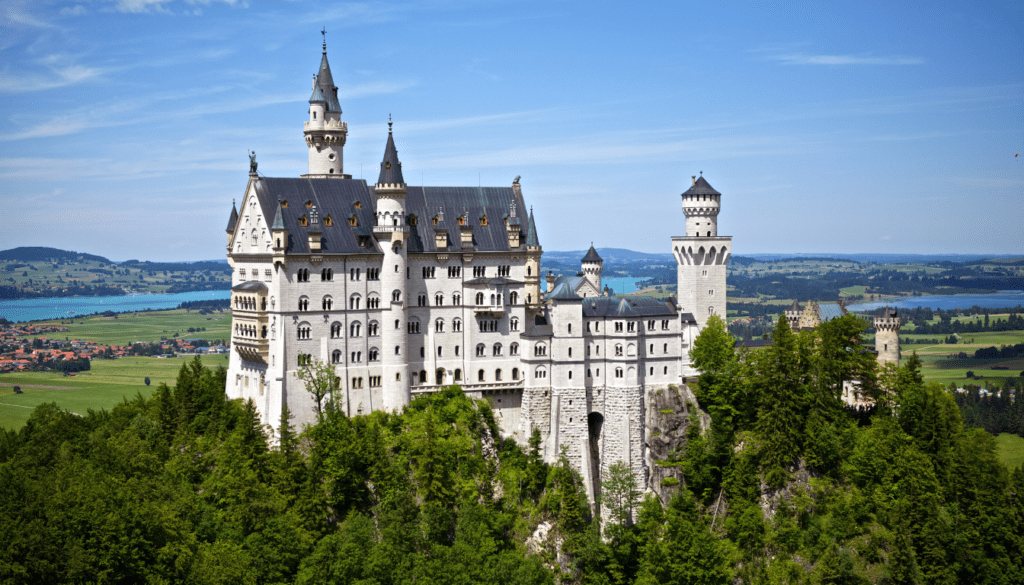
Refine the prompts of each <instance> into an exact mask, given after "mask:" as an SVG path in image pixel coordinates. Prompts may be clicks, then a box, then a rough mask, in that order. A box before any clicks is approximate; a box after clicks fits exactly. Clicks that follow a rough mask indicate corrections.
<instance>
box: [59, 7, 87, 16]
mask: <svg viewBox="0 0 1024 585" xmlns="http://www.w3.org/2000/svg"><path fill="white" fill-rule="evenodd" d="M88 13H89V11H88V10H86V8H85V6H82V5H81V4H76V5H75V6H65V7H64V8H61V9H60V12H59V14H60V16H83V15H85V14H88Z"/></svg>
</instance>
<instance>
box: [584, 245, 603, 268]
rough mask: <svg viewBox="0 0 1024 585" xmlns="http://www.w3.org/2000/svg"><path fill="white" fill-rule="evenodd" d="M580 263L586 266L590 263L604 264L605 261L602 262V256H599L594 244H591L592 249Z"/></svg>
mask: <svg viewBox="0 0 1024 585" xmlns="http://www.w3.org/2000/svg"><path fill="white" fill-rule="evenodd" d="M580 262H582V263H584V264H586V263H588V262H597V263H604V260H602V259H601V256H599V255H598V254H597V250H595V249H594V243H593V242H591V243H590V249H589V250H587V255H586V256H584V257H583V260H581V261H580Z"/></svg>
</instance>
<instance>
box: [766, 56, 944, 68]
mask: <svg viewBox="0 0 1024 585" xmlns="http://www.w3.org/2000/svg"><path fill="white" fill-rule="evenodd" d="M768 59H770V60H772V61H777V62H779V63H782V64H783V65H920V64H922V63H924V59H921V58H919V57H903V56H892V57H871V56H868V55H808V54H806V53H787V54H781V55H770V56H768Z"/></svg>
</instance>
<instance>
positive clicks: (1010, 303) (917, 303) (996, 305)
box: [846, 290, 1024, 311]
mask: <svg viewBox="0 0 1024 585" xmlns="http://www.w3.org/2000/svg"><path fill="white" fill-rule="evenodd" d="M975 305H977V306H979V307H981V308H983V309H1002V308H1004V307H1016V306H1017V305H1022V306H1024V291H1012V290H1003V291H999V292H997V293H992V294H983V295H935V296H925V297H898V298H895V299H889V300H886V301H872V302H870V303H857V304H856V305H847V307H846V308H847V309H849V310H851V311H872V310H874V309H877V308H879V307H897V308H900V309H916V308H919V307H927V308H929V309H944V310H948V309H970V308H971V307H973V306H975Z"/></svg>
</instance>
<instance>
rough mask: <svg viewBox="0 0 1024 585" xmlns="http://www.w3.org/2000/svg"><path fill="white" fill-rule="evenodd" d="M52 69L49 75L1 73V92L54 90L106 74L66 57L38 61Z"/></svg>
mask: <svg viewBox="0 0 1024 585" xmlns="http://www.w3.org/2000/svg"><path fill="white" fill-rule="evenodd" d="M38 62H39V63H40V64H41V65H44V66H46V67H48V68H49V69H50V72H49V74H39V73H31V74H28V75H19V74H17V73H12V72H11V71H9V70H4V71H3V72H0V92H2V93H24V92H30V91H39V90H44V89H54V88H57V87H64V86H66V85H74V84H76V83H82V82H83V81H88V80H89V79H92V78H95V77H98V76H100V75H102V74H103V73H104V70H103V69H100V68H97V67H87V66H85V65H79V64H77V63H74V62H73V61H72V60H71V58H69V57H68V56H66V55H49V56H47V57H44V58H42V59H40V60H39V61H38Z"/></svg>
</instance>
